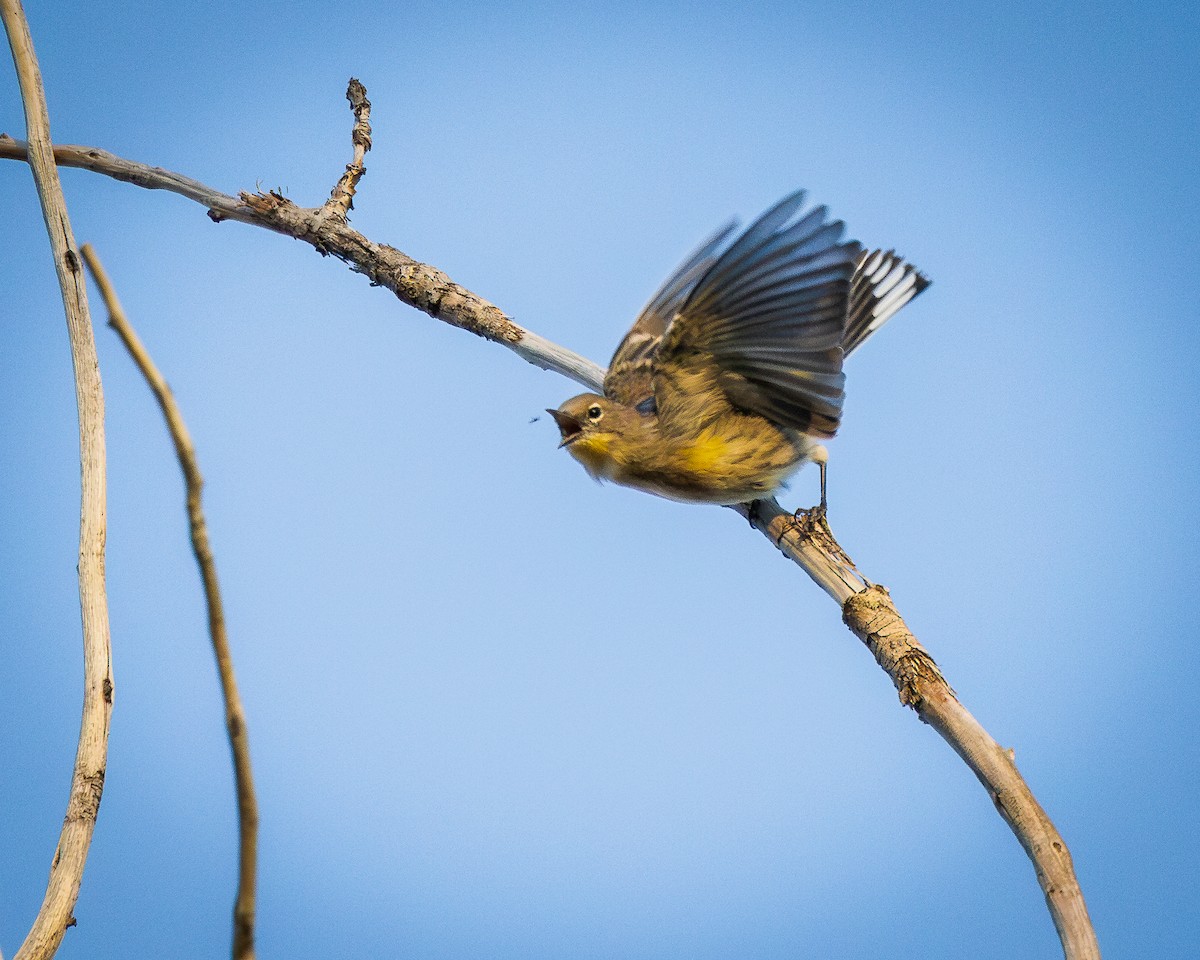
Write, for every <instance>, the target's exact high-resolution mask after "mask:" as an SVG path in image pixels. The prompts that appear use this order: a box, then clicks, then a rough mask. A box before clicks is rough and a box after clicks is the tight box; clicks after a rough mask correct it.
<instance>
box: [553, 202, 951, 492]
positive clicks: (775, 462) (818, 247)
mask: <svg viewBox="0 0 1200 960" xmlns="http://www.w3.org/2000/svg"><path fill="white" fill-rule="evenodd" d="M804 198H805V194H804V191H803V190H801V191H797V192H796V193H794V194H792V195H791V196H789V197H785V198H784V199H783V200H782V201H780V202H779V203H778V204H776V205H775V206H774V207H772V208H771V209H770V210H768V211H767V212H766V213H764V214H763V215H762V216H761V217H760V218H759V219H758V220H757V221H755V222H754V223H753V224H751V225H750V227H749V228H748V229H747V230H746V231H745V232H744V233H742V234H741V235H740V236H738V237H737V238H736V239H735V240H733V241H732V242H729V241H730V237H731V236H733V234H734V231H735V230H736V228H737V224H736V223H730V224H728V225H726V226H725V227H724V228H723V229H722V230H720V231H718V232H717V233H716V234H715V235H714V236H713V237H712V238H711V239H709V240H707V241H706V242H705V243H703V244H701V246H700V247H699V248H698V249H697V250H696V251H695V252H693V253H692V255H691V256H690V257H688V258H687V259H686V260H685V261H684V262H683V264H682V265H681V266H680V267H679V269H678V270H676V271H675V273H674V274H673V275H672V276H671V278H670V279H669V280H667V282H666V283H664V284H663V286H662V288H661V289H660V290H659V291H658V293H656V294H655V295H654V296H653V297H652V298H651V299H650V302H649V303H648V304H647V305H646V306H645V308H643V310H642V312H641V314H640V315H639V316H638V318H637V320H636V322H635V323H634V325H633V328H632V329H631V330H630V331H629V333H627V334H626V335H625V339H624V340H622V341H621V344H620V346H618V347H617V352H616V353H615V354H614V355H613V359H612V364H611V365H610V366H609V368H608V373H607V375H606V376H605V378H604V395H603V396H600V395H599V394H595V393H584V394H580V395H579V396H577V397H573V398H571V399H570V400H568V401H567V402H566V403H564V404H562V406H560V407H559V408H558V409H557V410H547V411H546V412H547V413H549V414H550V415H551V416H552V417H554V420H555V422H556V423H557V424H558V428H559V431H560V432H561V434H562V443H561V444H560V446H563V447H566V448H567V450H568V451H569V452H570V453H571V455H572V456H573V457H574V458H575V459H576V460H578V461H579V462H580V463H582V464H583V466H584V467H585V468H586V469H587V471H588V473H590V474H591V475H592V476H593V477H595V478H596V479H597V480H611V481H613V482H614V483H620V484H624V485H625V486H628V487H635V488H637V489H639V490H645V491H648V492H649V493H655V494H658V495H659V496H662V497H668V498H670V499H672V500H682V501H686V502H689V503H718V504H732V503H743V502H745V501H748V500H754V499H757V498H759V497H765V496H769V495H770V494H771V493H772V492H773V491H774V490H776V489H777V488H778V487H779V486H780V485H781V484H783V482H784V480H786V479H787V477H788V476H789V475H790V474H792V473H794V472H795V471H796V470H797V469H798V468H799V467H800V465H801V464H802V463H804V461H805V460H812V461H814V462H816V463H818V464H819V465H820V467H821V506H822V508H823V507H824V505H825V460H826V451H825V448H824V447H823V446H821V444H820V443H818V442H817V440H820V439H829V438H831V437H833V435H834V434H835V433H836V432H837V428H838V423H839V422H840V420H841V415H842V401H843V400H844V398H845V392H844V390H843V385H844V383H845V379H846V378H845V375H844V374H843V373H842V361H843V360H844V359H845V357H846V356H847V355H848V354H849V353H850V352H851V351H853V350H854V349H855V348H856V347H857V346H858V345H859V344H861V343H862V342H863V341H864V340H866V339H867V337H869V336H870V335H871V334H872V333H874V332H875V331H876V330H878V329H879V327H881V326H882V325H883V324H884V323H885V322H886V321H887V320H888V319H890V318H891V317H892V315H893V314H895V313H896V311H897V310H899V309H900V308H901V307H902V306H904V305H905V304H906V303H908V301H909V300H911V299H912V298H913V297H915V296H916V295H917V294H919V293H920V292H921V291H922V290H924V289H925V287H927V286H928V285H929V280H928V279H926V278H925V277H924V276H923V275H922V274H920V273H919V272H918V271H917V270H916V269H915V268H914V267H912V266H911V265H909V264H907V263H905V262H904V261H903V260H902V259H900V258H899V257H897V256H896V255H895V254H894V252H892V251H886V252H885V251H881V250H875V251H872V252H865V251H863V249H862V246H861V244H859V243H857V242H842V239H841V238H842V233H843V231H844V229H845V226H844V224H843V223H842V222H841V221H840V220H838V221H835V222H833V223H830V222H828V221H827V216H828V211H827V209H826V208H825V207H823V206H821V207H816V208H814V209H812V210H809V211H807V212H805V213H803V214H802V215H799V216H797V214H798V212H799V211H801V209H802V207H803V205H804Z"/></svg>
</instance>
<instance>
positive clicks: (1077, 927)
mask: <svg viewBox="0 0 1200 960" xmlns="http://www.w3.org/2000/svg"><path fill="white" fill-rule="evenodd" d="M23 148H24V145H23V144H20V143H18V142H17V141H14V140H11V139H7V138H5V137H3V136H2V135H0V158H3V157H11V158H13V159H24V153H23ZM55 157H56V159H57V160H58V162H59V163H60V164H63V165H68V166H77V167H83V168H85V169H89V170H93V171H95V172H97V173H103V174H105V175H107V176H110V177H114V178H116V179H119V180H126V181H129V182H131V183H135V184H137V185H139V186H143V187H147V188H149V189H164V190H171V191H174V192H176V193H180V194H182V195H183V196H188V197H190V198H191V199H193V200H196V201H197V202H199V203H202V204H203V205H205V206H206V207H208V208H209V215H210V216H211V217H212V218H213V219H214V220H221V219H235V220H240V221H242V222H244V223H252V224H255V225H257V226H262V227H265V228H267V229H269V230H274V231H276V232H277V233H283V234H286V235H288V236H291V237H295V238H296V239H299V240H303V241H305V242H306V243H310V244H312V245H313V246H314V247H315V248H316V249H317V250H318V252H320V253H322V254H329V253H332V254H333V255H334V256H336V257H338V258H339V259H341V260H343V261H345V262H346V263H348V264H349V265H350V268H351V269H352V270H354V271H356V272H358V273H361V274H363V275H364V276H366V277H367V278H368V279H369V280H370V281H371V282H372V283H374V284H376V285H379V286H385V287H387V288H388V289H389V290H391V291H392V292H393V293H395V294H396V296H397V297H399V298H400V299H401V300H402V301H403V302H405V303H407V304H409V305H410V306H413V307H416V308H417V309H418V310H421V311H423V312H425V313H427V314H429V315H430V316H432V317H434V318H435V319H438V320H442V321H444V322H446V323H450V324H451V325H453V326H457V327H459V328H461V329H464V330H468V331H470V332H472V333H475V334H477V335H479V336H482V337H485V338H487V339H489V340H492V341H494V342H496V343H499V344H501V345H503V346H506V347H508V348H509V349H511V350H513V351H514V352H516V353H517V354H518V355H520V356H521V357H523V358H524V359H526V360H528V361H529V362H530V363H533V364H535V365H537V366H539V367H542V368H544V369H548V370H554V371H556V372H558V373H562V374H563V375H564V376H567V377H570V378H571V379H573V380H575V381H576V382H578V383H581V384H583V385H584V386H587V387H590V388H592V389H598V388H600V386H601V384H602V381H603V379H604V369H603V368H602V367H600V366H598V365H597V364H594V363H592V362H590V361H588V360H586V359H585V358H583V357H580V356H579V355H578V354H574V353H572V352H571V351H569V350H565V349H564V348H562V347H560V346H558V345H557V344H554V343H552V342H550V341H549V340H546V339H544V338H543V337H540V336H538V335H537V334H534V333H532V332H530V331H528V330H525V329H523V328H522V327H520V326H518V325H517V324H516V323H514V322H513V321H512V320H511V319H510V318H509V317H508V316H506V315H505V314H504V313H503V312H502V311H501V310H500V309H499V308H498V307H496V306H495V305H493V304H491V303H489V302H488V301H486V300H484V299H483V298H482V297H479V296H477V295H476V294H474V293H472V292H471V291H469V290H467V289H466V288H464V287H461V286H459V285H458V284H456V283H454V282H453V281H451V280H450V278H449V277H447V276H446V275H445V274H444V273H442V272H441V271H440V270H437V269H436V268H434V267H431V266H428V265H426V264H422V263H418V262H417V261H415V260H412V259H411V258H409V257H408V256H406V255H405V254H403V253H401V252H400V251H399V250H396V249H395V248H393V247H389V246H386V245H383V244H376V243H374V242H372V241H370V240H368V239H367V238H366V237H363V236H362V235H361V234H359V233H358V232H357V231H354V230H352V229H350V228H349V227H348V226H346V225H345V224H344V223H337V222H336V221H335V220H333V219H328V220H326V221H325V222H319V221H318V219H317V215H318V211H317V210H313V209H304V208H301V207H298V206H296V205H295V204H294V203H292V202H291V201H290V200H287V199H286V198H284V197H282V196H279V195H278V194H275V193H270V194H246V193H243V194H241V195H240V199H239V200H237V201H235V200H234V199H233V198H232V197H227V196H226V195H224V194H220V193H218V192H216V191H214V190H212V189H211V188H209V187H206V186H204V185H203V184H199V183H197V182H196V181H195V180H191V179H189V178H186V177H182V176H180V175H179V174H175V173H170V172H169V171H165V170H159V169H156V168H151V167H148V166H146V165H144V164H138V163H134V162H132V161H129V160H124V159H122V158H119V157H115V156H113V155H112V154H108V153H105V152H103V151H100V150H96V149H94V148H91V147H78V146H76V147H59V148H56V151H55ZM735 509H737V510H738V511H739V512H741V513H742V515H743V516H746V517H747V518H748V519H749V520H750V522H751V523H752V524H753V526H754V527H755V528H756V529H758V530H759V531H760V532H761V533H763V535H764V536H766V537H767V539H768V540H769V541H770V542H771V543H772V544H773V545H774V546H775V547H776V548H778V549H779V550H780V552H782V553H783V554H784V556H786V557H788V558H789V559H791V560H793V561H794V562H795V563H797V564H798V565H799V566H800V567H801V568H803V569H804V571H805V572H806V573H807V574H808V575H809V576H810V577H812V579H813V581H814V582H815V583H816V584H817V585H818V586H819V587H821V589H822V590H824V591H825V592H826V593H828V594H829V596H830V597H832V598H833V599H834V600H836V601H837V603H838V604H839V606H841V607H842V608H843V616H844V618H845V620H846V622H847V624H848V625H849V626H850V627H851V629H852V630H854V632H855V633H856V634H857V635H858V636H859V637H860V638H862V639H863V640H864V642H866V643H867V645H868V647H869V648H870V649H871V650H872V652H873V653H874V654H875V655H876V658H877V660H878V662H879V663H880V665H881V666H882V667H883V668H884V669H885V670H887V671H888V674H889V676H891V677H892V679H893V682H895V683H896V684H897V689H898V690H900V691H901V702H902V703H904V704H905V705H906V706H912V707H914V708H915V709H916V710H917V712H918V714H919V715H920V717H921V719H922V720H924V721H926V722H927V723H929V725H930V726H932V727H933V728H934V729H935V730H936V731H937V732H938V733H939V734H940V735H941V736H942V737H943V738H944V739H945V740H946V742H947V743H949V744H950V746H951V747H952V748H953V749H954V750H955V752H957V753H958V754H959V756H961V757H963V759H964V760H966V762H967V763H968V765H969V766H970V767H971V769H972V770H973V771H974V772H975V775H976V776H977V777H978V778H979V779H980V781H981V782H982V783H983V784H984V786H985V787H986V789H987V790H988V792H989V793H990V794H991V796H992V797H993V799H995V800H996V803H997V805H998V806H999V807H1000V810H1001V813H1002V814H1003V815H1004V816H1005V819H1006V820H1007V821H1008V823H1009V825H1010V827H1011V828H1012V830H1013V832H1014V833H1015V834H1016V835H1017V838H1018V840H1019V841H1020V843H1021V845H1022V846H1023V847H1024V848H1025V851H1026V852H1027V854H1028V855H1029V857H1030V859H1031V861H1032V862H1033V866H1034V870H1035V872H1036V873H1037V878H1038V882H1039V883H1040V884H1041V887H1042V890H1043V893H1044V894H1045V895H1046V901H1047V905H1048V907H1049V909H1050V912H1051V915H1052V917H1053V919H1054V923H1055V927H1056V929H1057V930H1058V932H1059V937H1060V939H1061V940H1062V944H1063V951H1064V954H1065V957H1066V960H1096V958H1099V956H1100V952H1099V947H1098V945H1097V943H1096V937H1095V933H1094V931H1093V930H1092V926H1091V922H1090V920H1089V919H1088V915H1087V908H1086V906H1085V905H1084V901H1083V894H1082V892H1081V891H1080V888H1079V884H1078V882H1077V880H1076V878H1075V874H1074V869H1073V867H1072V864H1071V860H1070V856H1069V854H1067V848H1066V844H1065V843H1064V842H1063V840H1062V837H1061V836H1060V835H1059V834H1058V832H1057V831H1056V830H1055V829H1054V826H1053V824H1052V823H1051V822H1050V820H1049V819H1048V818H1047V817H1046V816H1045V813H1044V812H1043V811H1042V810H1041V808H1040V807H1039V806H1037V802H1036V800H1034V798H1033V794H1032V793H1031V792H1030V790H1029V787H1028V785H1026V784H1025V782H1024V780H1023V779H1022V778H1021V775H1020V773H1019V772H1018V771H1017V769H1016V766H1015V765H1014V764H1013V763H1012V762H1011V757H1009V756H1008V754H1007V752H1006V751H1003V750H1002V749H1001V748H1000V747H999V746H998V745H997V744H996V742H995V741H994V740H993V739H992V738H991V737H990V736H988V735H987V733H986V731H984V729H983V728H982V727H981V726H980V725H979V724H978V722H977V721H975V719H974V718H973V717H971V715H970V714H969V713H967V711H966V710H965V708H963V706H962V704H961V703H959V702H958V700H957V698H956V697H955V695H954V692H953V691H952V690H951V689H950V687H949V686H948V685H947V684H946V682H945V680H944V678H942V676H941V673H940V672H939V671H938V670H937V668H936V664H934V663H933V660H932V658H931V657H929V655H928V654H927V653H926V652H925V651H924V649H923V648H921V646H920V644H918V643H917V641H916V639H915V638H914V637H913V636H912V634H911V633H910V632H908V629H907V627H904V626H903V621H902V620H900V618H899V614H898V613H895V612H894V607H893V608H892V612H893V613H894V619H892V618H889V617H883V616H882V614H881V613H880V612H879V610H878V609H875V608H866V607H863V606H862V604H864V603H866V598H871V599H877V598H878V596H879V595H880V589H879V588H874V587H873V586H872V585H871V584H870V583H869V581H867V579H866V578H865V577H863V576H862V574H861V573H859V571H858V570H857V568H856V567H855V566H854V564H853V562H852V561H851V560H850V558H849V557H848V556H847V555H846V553H845V551H843V550H842V548H841V547H840V546H839V545H838V543H837V541H836V540H835V539H834V537H833V534H832V532H831V531H830V530H829V526H828V524H827V523H826V522H825V520H824V518H821V517H808V518H803V519H796V518H794V517H793V516H792V514H790V513H787V512H786V511H784V510H783V509H782V508H781V507H780V506H779V504H778V503H776V502H775V501H774V500H768V501H758V502H757V503H756V504H755V507H754V509H753V510H749V509H748V508H747V507H746V506H745V505H742V506H740V507H737V508H735ZM884 593H886V592H884ZM858 598H863V599H861V600H860V599H858ZM889 604H890V601H889ZM868 609H869V610H870V617H868V618H867V619H864V615H865V613H866V612H867V611H868ZM897 625H898V626H897ZM881 630H882V632H881ZM877 633H880V636H881V637H884V638H886V640H887V643H886V644H884V643H883V642H882V640H881V639H878V638H875V635H876V634H877ZM917 666H922V667H924V668H926V669H924V670H917V671H916V672H915V673H914V672H913V671H914V668H915V667H917ZM997 751H998V752H999V755H1000V756H1001V757H1002V758H1005V759H1006V761H1007V762H1002V761H1001V760H999V759H997Z"/></svg>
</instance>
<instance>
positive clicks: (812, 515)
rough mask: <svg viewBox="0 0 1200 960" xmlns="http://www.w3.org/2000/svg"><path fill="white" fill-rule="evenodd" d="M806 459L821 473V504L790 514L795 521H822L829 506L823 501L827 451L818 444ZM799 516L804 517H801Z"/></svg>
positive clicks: (827, 459)
mask: <svg viewBox="0 0 1200 960" xmlns="http://www.w3.org/2000/svg"><path fill="white" fill-rule="evenodd" d="M808 459H809V460H811V461H812V462H813V463H815V464H816V465H817V469H818V470H820V471H821V502H820V504H818V505H817V506H815V507H809V509H807V510H804V509H798V510H797V511H796V512H795V513H794V514H792V516H793V517H794V518H795V519H796V520H801V519H812V520H817V519H824V517H825V513H826V508H827V507H828V505H829V502H828V501H827V500H826V499H825V466H826V464H828V463H829V451H828V450H826V449H825V448H824V447H823V446H821V444H819V443H818V444H817V445H816V446H815V447H813V448H812V450H810V451H809V454H808ZM801 514H803V515H804V516H803V517H801Z"/></svg>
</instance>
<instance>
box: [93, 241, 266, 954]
mask: <svg viewBox="0 0 1200 960" xmlns="http://www.w3.org/2000/svg"><path fill="white" fill-rule="evenodd" d="M82 253H83V259H84V260H85V261H86V262H87V265H88V268H89V269H90V270H91V271H92V278H93V279H94V280H95V281H96V286H97V287H98V288H99V289H100V293H101V295H102V296H103V297H104V303H105V305H106V306H107V307H108V325H109V326H110V327H112V328H113V329H114V330H116V331H117V334H118V335H119V336H120V338H121V341H122V343H124V344H125V347H126V349H127V350H128V351H129V354H130V356H132V357H133V361H134V363H136V364H137V367H138V369H139V370H140V371H141V372H142V376H143V377H145V378H146V383H147V384H149V386H150V389H151V391H152V392H153V393H154V398H155V399H156V400H157V401H158V405H159V407H160V408H161V409H162V412H163V417H164V418H165V419H166V421H167V429H168V430H169V431H170V433H171V442H172V443H174V445H175V454H176V456H177V457H178V458H179V466H180V468H181V469H182V470H183V478H184V480H185V482H186V484H187V512H188V520H189V522H190V524H191V534H192V552H193V553H195V555H196V563H197V564H199V566H200V576H201V578H202V579H203V581H204V597H205V600H206V602H207V604H208V630H209V634H210V635H211V637H212V646H213V653H214V654H215V655H216V658H217V672H218V673H219V674H220V677H221V693H222V694H223V696H224V698H225V728H226V730H228V732H229V746H230V748H231V749H232V751H233V772H234V779H235V781H236V785H237V805H238V833H239V838H240V843H239V850H238V890H237V899H236V901H235V902H234V908H233V960H253V957H254V901H255V884H256V877H257V872H258V801H257V800H256V799H255V795H254V774H253V771H252V769H251V766H250V738H249V734H248V732H247V730H246V713H245V710H244V709H243V708H242V700H241V697H240V696H239V695H238V688H237V677H236V675H235V674H234V670H233V655H232V653H231V652H230V649H229V635H228V633H227V632H226V629H225V610H224V607H223V606H222V604H221V588H220V585H219V583H218V582H217V567H216V563H215V561H214V560H213V553H212V547H211V546H210V544H209V540H208V526H207V524H206V523H205V521H204V507H203V504H202V502H201V497H202V494H203V490H204V478H203V477H202V476H201V474H200V466H199V464H198V463H197V462H196V448H195V447H194V446H193V444H192V438H191V435H190V434H189V433H188V429H187V425H186V424H185V423H184V421H183V414H182V413H180V410H179V405H178V404H177V403H176V402H175V396H174V394H173V393H172V392H171V388H170V386H168V384H167V381H166V380H165V379H164V378H163V375H162V374H161V373H159V371H158V368H157V367H156V366H155V365H154V361H153V360H152V359H151V358H150V354H149V352H148V351H147V350H146V347H145V345H144V344H143V343H142V341H141V339H140V338H139V337H138V335H137V332H136V331H135V330H134V329H133V326H132V325H131V324H130V323H129V320H128V319H127V318H126V316H125V311H124V310H123V309H122V308H121V303H120V301H119V300H118V299H117V293H116V290H114V289H113V285H112V283H111V282H110V281H109V279H108V274H107V273H105V271H104V267H103V266H102V265H101V263H100V258H99V257H98V256H97V255H96V251H95V250H93V249H92V247H91V245H90V244H86V243H85V244H84V245H83V250H82Z"/></svg>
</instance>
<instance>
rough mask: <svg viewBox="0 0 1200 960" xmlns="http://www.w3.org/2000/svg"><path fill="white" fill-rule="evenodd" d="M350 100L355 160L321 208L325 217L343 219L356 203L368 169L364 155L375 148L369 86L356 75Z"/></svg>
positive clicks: (351, 138)
mask: <svg viewBox="0 0 1200 960" xmlns="http://www.w3.org/2000/svg"><path fill="white" fill-rule="evenodd" d="M346 99H347V100H349V101H350V109H351V110H352V111H354V129H353V131H351V133H350V140H351V142H352V143H353V144H354V159H353V160H351V161H350V162H349V163H348V164H346V172H345V173H343V174H342V176H341V178H340V179H339V180H338V182H337V184H335V185H334V188H333V192H332V193H331V194H330V195H329V199H328V200H326V201H325V206H323V207H322V208H321V214H320V216H321V218H322V219H324V218H325V217H329V216H335V217H340V218H341V219H342V220H345V219H346V215H347V214H348V213H349V212H350V210H351V209H352V208H353V206H354V191H355V190H356V189H357V188H358V181H359V180H361V179H362V177H363V174H364V173H366V172H367V170H366V167H365V166H364V165H363V158H364V157H365V156H366V154H367V151H368V150H370V149H371V101H370V100H368V99H367V88H366V87H364V86H363V85H362V84H361V83H359V82H358V81H357V80H356V79H354V77H351V78H350V83H349V85H348V86H347V87H346Z"/></svg>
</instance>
